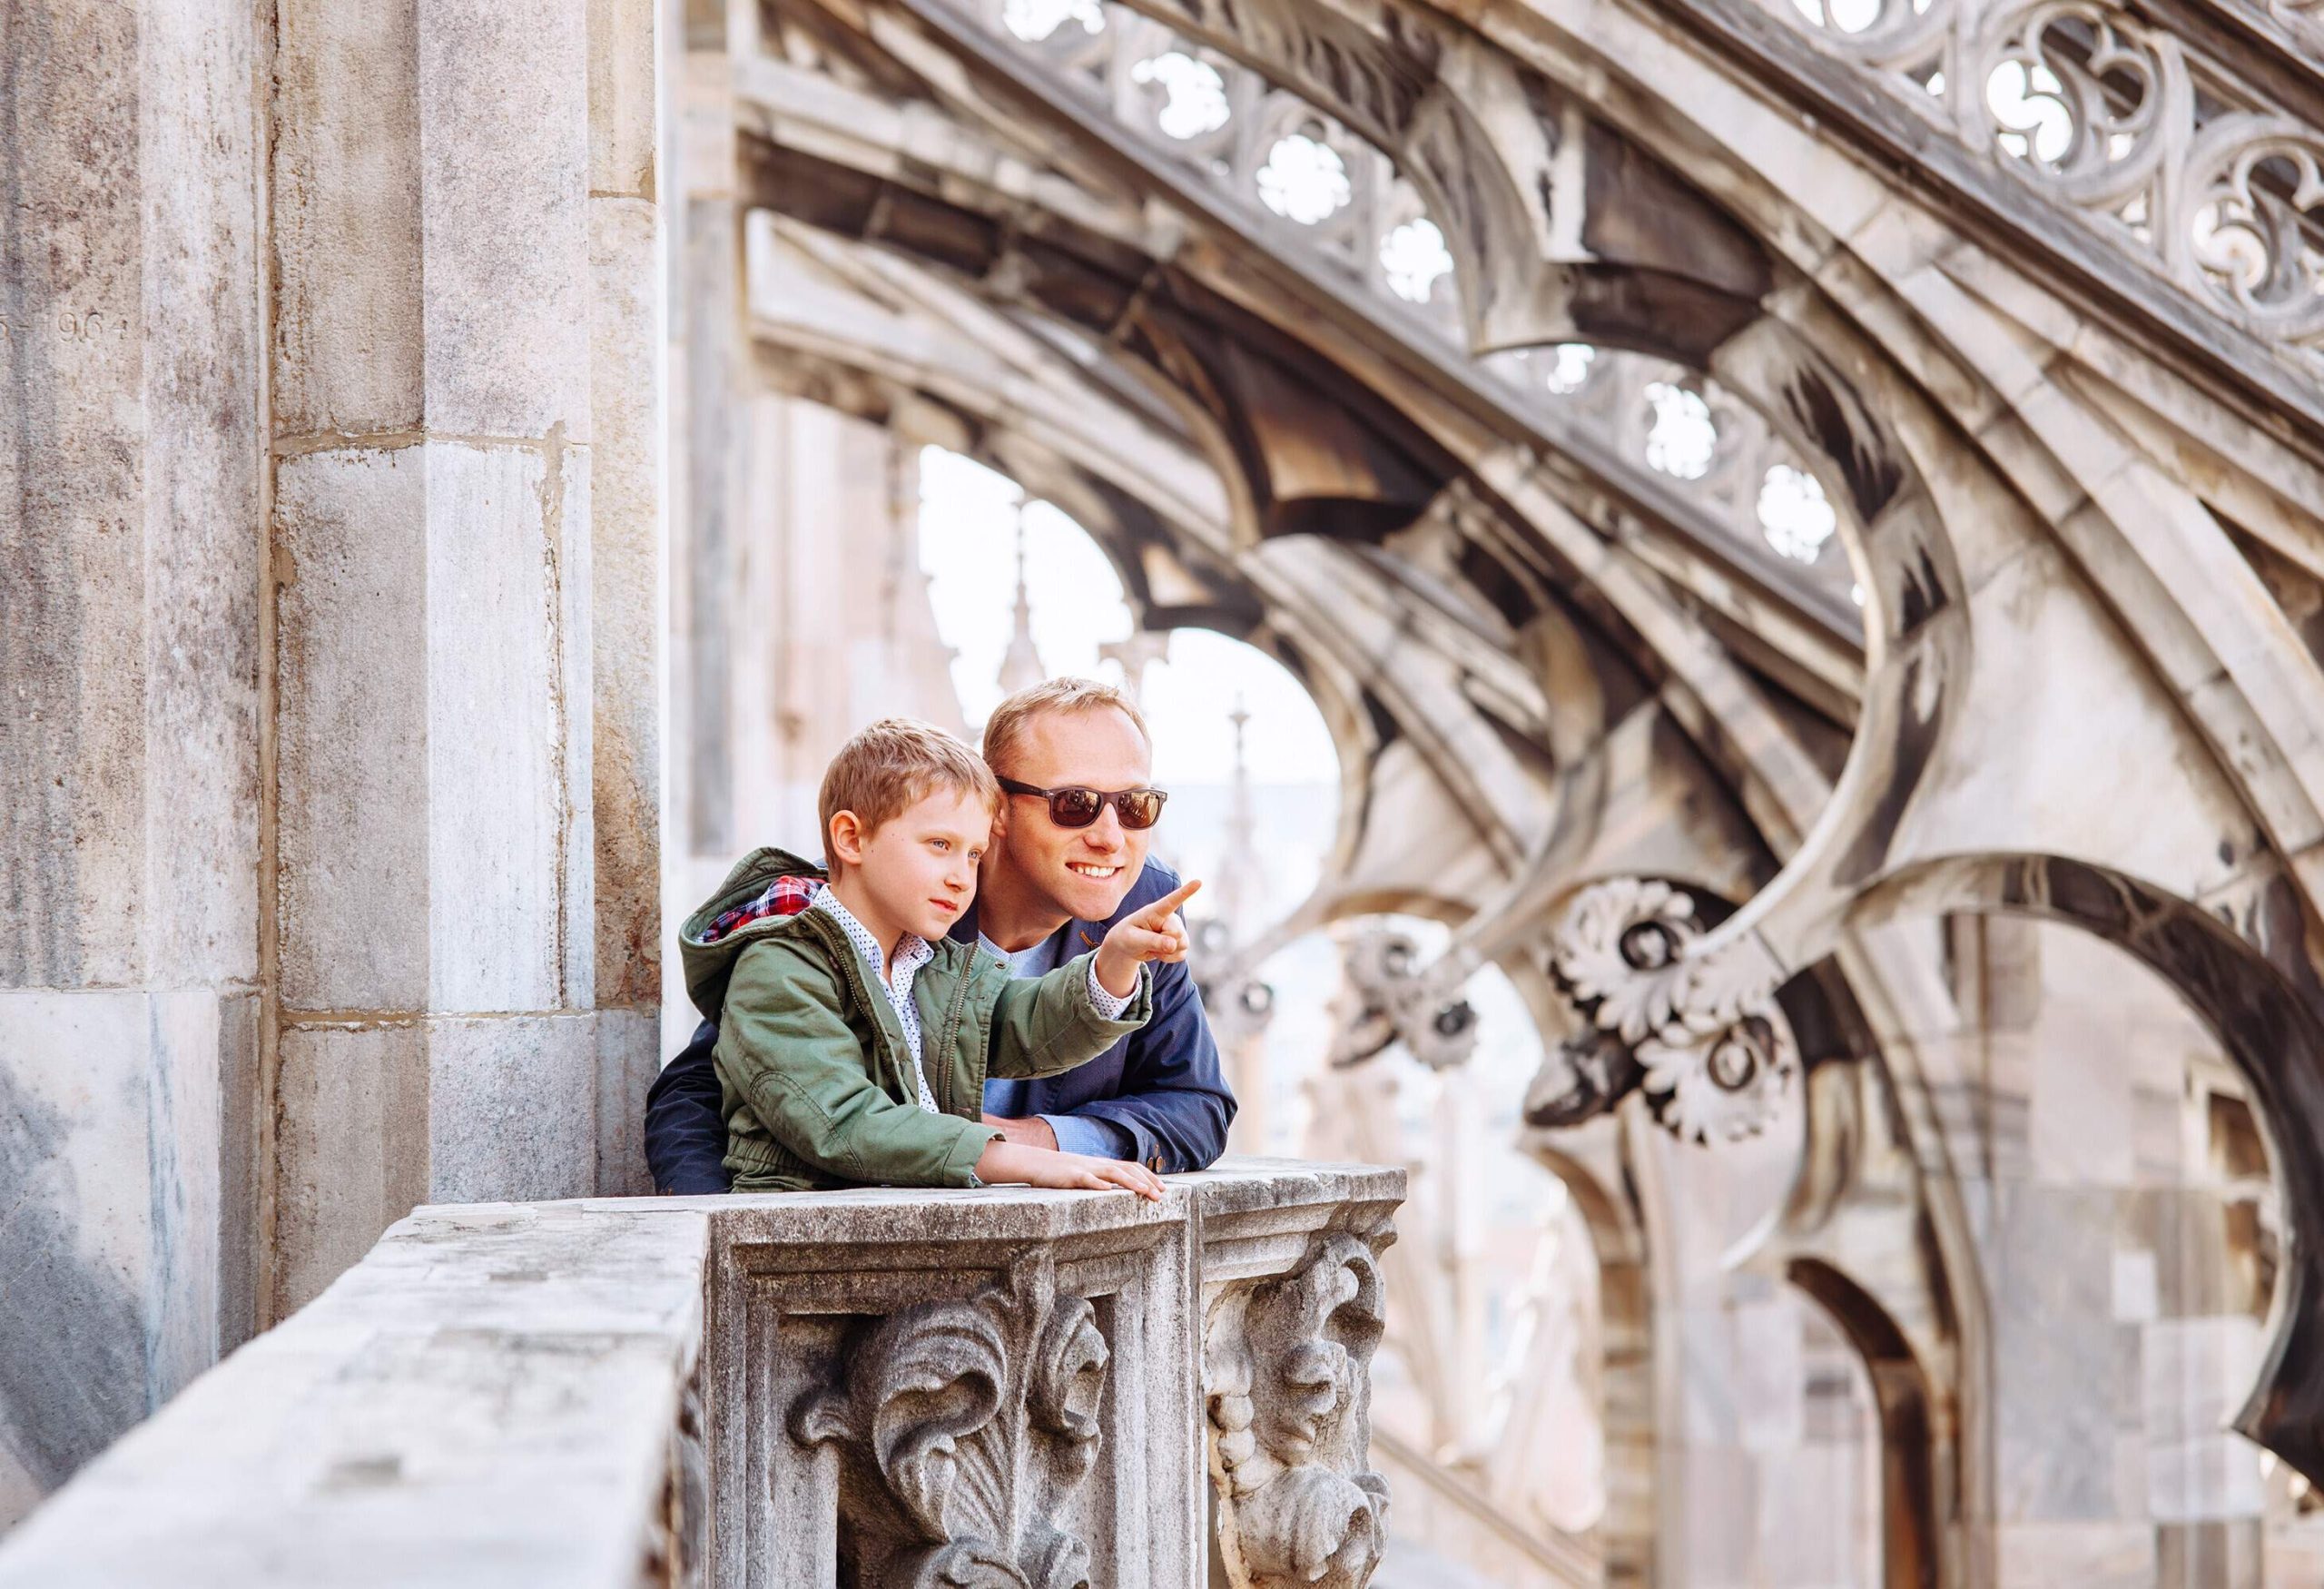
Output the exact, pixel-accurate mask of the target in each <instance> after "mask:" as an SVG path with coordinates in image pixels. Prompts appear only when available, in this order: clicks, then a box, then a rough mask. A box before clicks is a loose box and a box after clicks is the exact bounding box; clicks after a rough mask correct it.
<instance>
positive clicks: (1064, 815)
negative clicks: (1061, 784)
mask: <svg viewBox="0 0 2324 1589" xmlns="http://www.w3.org/2000/svg"><path fill="white" fill-rule="evenodd" d="M1000 786H1001V787H1002V788H1004V789H1006V790H1008V791H1009V793H1010V794H1011V795H1039V797H1040V798H1041V799H1043V800H1046V801H1048V802H1049V820H1050V821H1051V822H1053V823H1055V824H1058V826H1059V827H1088V825H1089V824H1091V823H1093V822H1096V821H1097V820H1098V817H1099V816H1101V815H1103V814H1105V810H1106V807H1107V806H1108V805H1111V806H1112V807H1113V808H1114V812H1115V814H1116V815H1118V816H1119V817H1120V818H1121V819H1122V826H1124V827H1126V828H1128V829H1130V830H1131V831H1132V832H1135V831H1137V829H1139V828H1147V827H1152V826H1153V825H1154V824H1155V823H1156V822H1157V821H1159V820H1160V818H1161V815H1162V803H1163V802H1164V801H1165V800H1167V799H1168V798H1170V796H1169V795H1166V794H1164V793H1163V792H1162V791H1161V790H1159V789H1037V788H1035V787H1034V786H1033V785H1030V784H1020V783H1019V782H1018V781H1017V780H1016V779H1014V778H1003V779H1001V780H1000Z"/></svg>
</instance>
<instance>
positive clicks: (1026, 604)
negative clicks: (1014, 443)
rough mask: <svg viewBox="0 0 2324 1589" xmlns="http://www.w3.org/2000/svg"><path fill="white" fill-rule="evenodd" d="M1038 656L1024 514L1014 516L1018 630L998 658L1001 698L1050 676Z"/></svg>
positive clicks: (1015, 630)
mask: <svg viewBox="0 0 2324 1589" xmlns="http://www.w3.org/2000/svg"><path fill="white" fill-rule="evenodd" d="M1047 677H1049V669H1048V668H1046V667H1044V666H1041V654H1040V653H1039V651H1038V650H1036V649H1034V647H1033V601H1032V597H1030V596H1029V595H1028V594H1027V593H1026V590H1025V515H1024V512H1023V510H1022V509H1021V508H1020V509H1019V512H1018V514H1017V627H1016V628H1015V629H1014V630H1012V631H1011V632H1010V634H1009V650H1008V652H1007V654H1006V655H1004V656H1002V657H1001V659H1000V689H1001V693H1002V694H1003V695H1010V696H1013V695H1015V694H1016V693H1017V692H1018V691H1019V690H1021V689H1024V688H1027V687H1028V686H1032V685H1037V684H1039V683H1040V682H1041V681H1042V680H1043V679H1045V678H1047Z"/></svg>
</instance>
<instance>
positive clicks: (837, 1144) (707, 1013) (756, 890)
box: [678, 849, 1153, 1191]
mask: <svg viewBox="0 0 2324 1589" xmlns="http://www.w3.org/2000/svg"><path fill="white" fill-rule="evenodd" d="M785 876H789V877H812V878H818V879H820V878H821V877H822V868H821V867H818V866H815V865H813V864H810V863H808V862H805V861H802V860H801V859H799V858H798V857H797V856H795V855H791V854H784V853H783V851H781V850H774V849H761V850H754V851H753V852H752V853H751V854H748V855H745V856H744V857H743V859H742V861H741V862H740V863H739V864H736V866H735V868H734V871H733V872H731V873H727V876H726V881H725V882H724V883H722V884H720V885H719V889H718V892H717V893H714V894H713V895H712V896H711V897H710V899H709V900H708V901H707V902H705V903H704V905H703V906H702V908H701V909H700V910H697V911H695V912H694V914H692V915H691V916H688V917H687V918H686V920H685V923H684V925H683V926H682V927H681V928H680V929H679V933H678V943H679V950H680V953H681V955H682V956H683V961H684V967H685V973H686V992H687V994H688V996H689V997H691V998H692V999H693V1000H694V1007H695V1008H696V1009H698V1010H700V1011H701V1012H703V1014H704V1017H705V1018H707V1019H710V1020H714V1021H716V1022H718V1046H717V1048H716V1050H715V1051H714V1053H713V1055H712V1058H713V1061H714V1063H715V1064H716V1066H717V1070H718V1083H719V1092H720V1103H721V1112H722V1113H723V1114H724V1116H725V1120H726V1168H727V1169H728V1170H732V1171H734V1189H735V1190H736V1191H812V1190H821V1189H827V1188H831V1187H837V1186H977V1185H980V1184H981V1183H980V1182H979V1181H978V1179H977V1177H976V1162H977V1159H978V1157H979V1156H980V1155H981V1154H982V1153H983V1152H984V1149H985V1144H986V1143H988V1142H990V1141H991V1140H993V1139H994V1138H996V1137H998V1136H1000V1132H999V1131H996V1130H993V1129H992V1128H991V1127H990V1126H987V1125H983V1124H980V1116H981V1115H982V1113H983V1109H982V1105H983V1102H984V1080H985V1076H986V1074H987V1072H988V1071H990V1073H991V1074H993V1075H996V1076H1047V1075H1050V1074H1052V1073H1054V1072H1056V1071H1069V1070H1071V1069H1072V1068H1073V1067H1074V1066H1076V1065H1079V1064H1084V1063H1086V1062H1088V1061H1090V1060H1093V1059H1095V1058H1097V1057H1098V1055H1099V1054H1101V1053H1103V1052H1104V1051H1106V1050H1107V1049H1108V1048H1111V1047H1112V1046H1113V1045H1114V1044H1115V1043H1116V1042H1118V1041H1120V1040H1121V1039H1122V1038H1124V1037H1126V1036H1128V1034H1129V1033H1131V1032H1133V1031H1137V1029H1138V1028H1139V1027H1140V1026H1142V1025H1144V1024H1145V1022H1146V1019H1147V1015H1148V1014H1149V1013H1150V1012H1151V1008H1152V1004H1153V999H1152V995H1151V994H1150V993H1149V992H1147V980H1148V979H1147V978H1145V977H1143V976H1141V977H1140V978H1139V979H1138V982H1139V986H1138V991H1137V998H1136V999H1135V1000H1134V1001H1133V1002H1131V1004H1130V1006H1129V1007H1128V1009H1126V1010H1124V1011H1123V1012H1122V1019H1120V1020H1119V1021H1108V1020H1105V1019H1103V1018H1102V1017H1100V1016H1099V1015H1098V1011H1097V1008H1096V1006H1095V1005H1093V1004H1092V1003H1091V1002H1090V1001H1089V992H1088V979H1089V960H1090V956H1088V955H1087V954H1084V955H1078V956H1077V957H1076V958H1074V959H1073V960H1072V961H1070V962H1068V963H1066V964H1065V965H1062V966H1059V968H1058V969H1057V970H1056V971H1054V972H1050V973H1049V975H1048V976H1045V977H1040V978H1038V979H1035V978H1018V977H1013V976H1011V975H1010V974H1009V966H1008V963H1007V962H1004V961H1001V960H998V959H995V958H994V957H993V956H992V955H990V954H989V953H986V952H984V951H982V950H980V949H979V948H978V947H977V946H976V945H974V944H972V943H958V942H955V941H954V940H952V939H950V938H946V939H940V940H939V941H938V942H937V943H935V944H934V945H933V947H934V949H935V951H936V957H935V958H934V959H933V960H931V961H930V962H928V963H927V964H926V965H924V966H922V967H921V969H920V972H919V974H918V975H917V976H915V977H914V978H913V979H912V1000H913V1002H914V1005H915V1007H916V1008H917V1009H918V1011H919V1013H920V1024H921V1055H922V1058H923V1060H924V1061H925V1069H926V1071H927V1074H928V1086H929V1091H931V1092H932V1093H934V1094H935V1097H936V1106H937V1107H938V1108H939V1109H940V1110H944V1111H945V1112H943V1113H942V1114H931V1113H929V1112H928V1111H927V1110H924V1109H922V1108H921V1106H920V1090H919V1087H918V1085H917V1084H916V1082H915V1081H914V1079H913V1076H912V1064H911V1051H910V1050H909V1049H907V1048H906V1047H905V1046H904V1034H903V1028H902V1026H901V1024H899V1023H898V1022H897V1020H896V1014H895V1012H894V1011H893V1010H892V1009H891V1008H890V1007H889V1004H888V1001H887V999H886V997H885V996H884V995H883V994H882V993H881V991H880V990H879V989H878V988H876V987H874V986H872V976H871V972H870V970H869V968H867V967H866V966H865V965H864V963H863V961H862V957H861V956H859V955H858V954H857V953H856V952H855V947H854V945H853V944H852V943H849V942H848V938H847V934H846V933H845V932H844V931H843V930H842V928H841V926H840V924H839V923H837V922H836V921H834V920H832V917H831V916H830V915H829V914H828V913H825V912H823V911H820V910H807V911H802V912H800V913H798V914H796V915H788V916H783V915H776V916H765V917H762V918H761V919H759V920H757V921H753V922H750V923H745V924H743V925H742V926H740V927H737V928H734V930H733V931H731V932H730V933H727V935H726V936H724V937H723V938H719V939H717V940H716V941H715V942H711V943H705V942H704V933H706V932H707V931H708V930H709V929H710V927H711V924H712V923H714V922H716V921H717V920H718V918H719V917H720V916H721V915H723V914H724V913H726V912H728V911H730V910H734V909H735V908H737V907H739V906H742V905H744V904H747V903H750V902H751V901H752V900H753V899H755V898H756V897H757V896H758V895H759V894H760V893H763V892H764V890H765V889H766V887H767V885H768V884H769V883H773V881H774V880H775V879H776V878H778V877H785Z"/></svg>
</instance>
